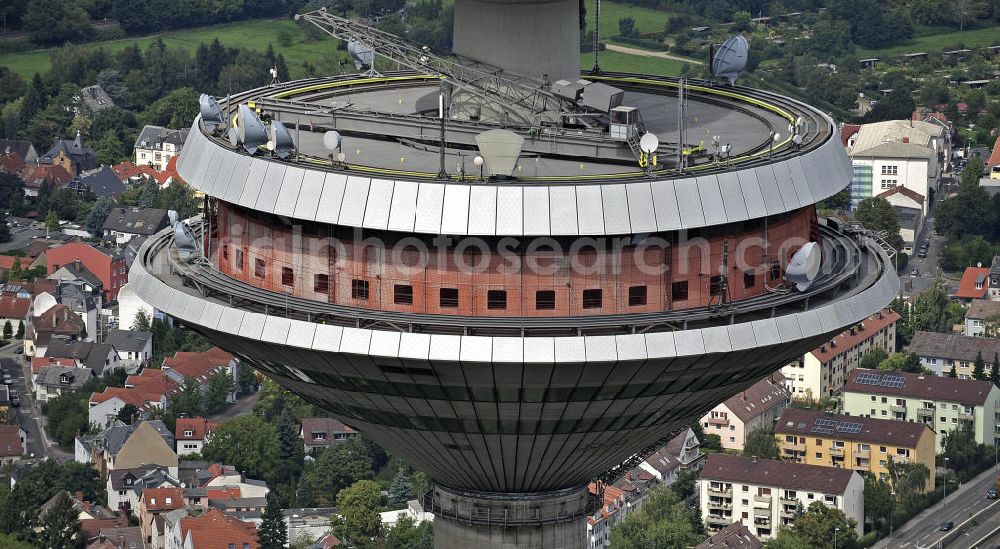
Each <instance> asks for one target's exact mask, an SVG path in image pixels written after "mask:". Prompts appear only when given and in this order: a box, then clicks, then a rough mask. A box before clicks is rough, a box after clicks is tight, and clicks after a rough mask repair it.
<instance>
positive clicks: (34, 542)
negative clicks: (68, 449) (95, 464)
mask: <svg viewBox="0 0 1000 549" xmlns="http://www.w3.org/2000/svg"><path fill="white" fill-rule="evenodd" d="M60 492H64V493H65V492H69V493H71V494H73V493H76V492H82V493H83V497H84V498H85V499H87V500H88V501H95V502H105V503H106V501H107V500H106V496H105V491H104V485H103V484H102V483H101V480H100V477H99V476H98V474H97V471H96V470H95V469H93V468H92V467H91V466H89V465H86V464H83V463H76V462H74V461H68V462H66V463H65V464H62V465H60V464H58V463H57V462H55V461H53V460H46V461H43V462H42V463H40V464H39V465H38V466H36V467H34V468H32V469H30V470H28V471H27V472H26V473H25V474H24V475H22V476H21V478H19V479H18V481H17V484H16V485H14V487H13V488H10V483H9V482H7V481H6V479H5V481H4V482H0V534H4V535H7V536H8V537H7V538H6V539H5V538H4V537H2V536H0V546H3V547H21V546H22V545H18V543H22V544H26V545H23V546H25V547H60V548H62V547H66V548H77V547H79V548H82V547H84V546H85V545H86V540H85V539H84V537H83V535H82V534H81V533H80V530H79V528H80V524H79V522H78V521H77V520H76V515H77V513H75V512H73V511H72V509H71V501H70V500H69V498H68V497H65V496H64V497H61V498H58V499H57V500H56V501H55V505H54V506H53V507H51V508H50V510H49V512H48V513H46V514H44V515H43V514H41V513H40V512H39V508H40V507H41V506H42V504H44V503H45V502H46V501H48V500H49V499H50V498H52V497H53V496H55V495H57V494H58V493H60ZM11 538H13V541H8V540H10V539H11ZM8 543H9V544H8Z"/></svg>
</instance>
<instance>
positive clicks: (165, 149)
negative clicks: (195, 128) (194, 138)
mask: <svg viewBox="0 0 1000 549" xmlns="http://www.w3.org/2000/svg"><path fill="white" fill-rule="evenodd" d="M188 131H189V130H187V129H183V130H172V129H170V128H164V127H161V126H145V127H143V128H142V131H141V132H139V137H138V138H137V139H136V140H135V165H136V166H152V167H153V168H154V169H156V171H160V172H162V171H163V170H165V169H167V163H169V162H170V159H171V158H173V157H175V156H177V154H178V153H180V152H181V147H183V146H184V140H185V139H187V134H188Z"/></svg>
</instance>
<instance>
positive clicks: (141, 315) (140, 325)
mask: <svg viewBox="0 0 1000 549" xmlns="http://www.w3.org/2000/svg"><path fill="white" fill-rule="evenodd" d="M131 328H132V329H133V330H135V331H137V332H148V331H149V330H150V325H149V313H147V312H146V309H143V308H141V307H140V308H139V310H138V311H137V312H136V313H135V320H133V321H132V326H131Z"/></svg>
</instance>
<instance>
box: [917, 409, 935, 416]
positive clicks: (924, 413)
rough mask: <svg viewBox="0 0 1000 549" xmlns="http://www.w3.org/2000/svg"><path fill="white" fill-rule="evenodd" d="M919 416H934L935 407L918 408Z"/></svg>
mask: <svg viewBox="0 0 1000 549" xmlns="http://www.w3.org/2000/svg"><path fill="white" fill-rule="evenodd" d="M917 415H918V416H930V417H932V418H933V417H934V408H924V407H923V406H921V407H919V408H917Z"/></svg>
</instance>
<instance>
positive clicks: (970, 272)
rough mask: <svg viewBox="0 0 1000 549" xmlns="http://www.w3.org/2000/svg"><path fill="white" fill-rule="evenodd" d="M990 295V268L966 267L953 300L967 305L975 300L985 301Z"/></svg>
mask: <svg viewBox="0 0 1000 549" xmlns="http://www.w3.org/2000/svg"><path fill="white" fill-rule="evenodd" d="M989 293H990V268H989V267H966V268H965V272H963V273H962V279H961V280H960V281H959V282H958V289H957V290H955V298H956V299H958V300H959V301H961V302H962V303H964V304H966V305H968V304H969V303H971V302H972V301H973V300H976V299H987V296H988V295H989Z"/></svg>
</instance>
